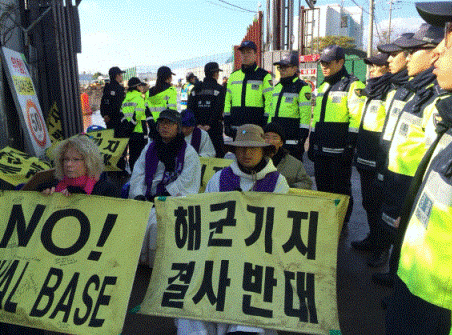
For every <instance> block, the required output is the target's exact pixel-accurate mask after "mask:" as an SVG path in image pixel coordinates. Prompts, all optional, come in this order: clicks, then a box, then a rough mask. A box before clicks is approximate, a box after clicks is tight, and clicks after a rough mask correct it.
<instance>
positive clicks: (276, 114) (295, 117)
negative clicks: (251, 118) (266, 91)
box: [268, 52, 312, 160]
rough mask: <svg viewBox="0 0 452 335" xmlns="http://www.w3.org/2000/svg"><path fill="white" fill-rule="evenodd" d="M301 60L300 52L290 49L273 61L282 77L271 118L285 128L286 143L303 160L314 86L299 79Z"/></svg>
mask: <svg viewBox="0 0 452 335" xmlns="http://www.w3.org/2000/svg"><path fill="white" fill-rule="evenodd" d="M298 63H299V62H298V53H297V52H290V53H288V54H286V55H284V57H283V58H282V59H281V60H280V61H279V62H275V63H273V64H274V65H276V66H277V67H278V70H279V73H280V75H281V80H280V81H279V83H278V84H276V86H275V87H274V89H273V100H272V109H271V112H270V116H269V120H268V121H269V122H274V123H278V124H280V125H281V126H282V127H283V128H284V131H285V134H286V141H285V143H284V146H285V147H286V148H287V149H288V150H289V151H290V152H291V154H292V155H293V156H294V157H296V158H298V159H299V160H303V152H304V142H305V141H306V138H307V137H308V134H309V124H310V121H311V108H312V107H311V87H310V86H309V85H308V84H307V83H306V82H304V81H303V80H301V79H300V78H298Z"/></svg>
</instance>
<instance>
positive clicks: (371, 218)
mask: <svg viewBox="0 0 452 335" xmlns="http://www.w3.org/2000/svg"><path fill="white" fill-rule="evenodd" d="M413 35H414V33H405V34H402V35H401V36H399V37H398V38H397V39H396V40H395V42H400V41H403V40H406V39H408V38H410V37H412V36H413ZM395 42H394V43H390V44H382V45H379V46H377V49H378V50H379V51H380V52H382V53H387V54H389V57H388V63H389V71H390V72H391V73H392V74H393V76H392V77H391V78H390V82H391V90H390V91H389V92H388V94H387V96H386V102H385V121H384V124H383V128H382V130H381V134H380V138H379V142H378V147H377V150H376V157H375V163H376V166H375V172H376V179H374V182H373V184H372V189H373V190H372V201H373V205H372V207H371V208H368V209H366V211H367V215H368V217H367V222H368V225H369V235H368V236H367V237H366V238H365V239H364V240H361V241H353V242H352V243H351V245H352V246H353V248H355V249H357V250H361V251H372V252H374V251H375V248H376V240H377V229H378V219H379V214H380V208H381V203H382V201H383V195H382V189H383V182H384V180H383V179H384V171H385V170H386V159H387V157H388V152H389V146H390V145H391V138H392V133H393V132H394V126H395V123H396V122H397V118H398V116H399V114H400V111H401V110H402V108H403V106H404V105H405V104H406V102H407V101H408V100H409V99H410V98H411V97H412V96H413V93H412V92H411V91H407V90H405V88H404V85H405V84H406V83H407V82H408V79H409V76H408V70H407V67H406V66H407V60H406V56H405V52H404V51H403V49H402V48H401V47H399V46H398V45H397V44H395ZM369 184H370V182H369ZM369 214H370V215H369Z"/></svg>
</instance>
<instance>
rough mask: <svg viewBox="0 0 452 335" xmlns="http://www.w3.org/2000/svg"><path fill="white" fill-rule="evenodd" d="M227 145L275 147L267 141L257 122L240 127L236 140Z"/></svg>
mask: <svg viewBox="0 0 452 335" xmlns="http://www.w3.org/2000/svg"><path fill="white" fill-rule="evenodd" d="M227 145H229V146H232V147H263V148H264V147H273V145H271V144H269V143H267V142H265V139H264V131H263V130H262V128H261V127H259V126H257V125H255V124H244V125H242V126H240V127H238V128H237V134H236V136H235V140H234V141H233V142H230V143H228V144H227Z"/></svg>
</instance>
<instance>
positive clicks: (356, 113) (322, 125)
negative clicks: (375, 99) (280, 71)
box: [311, 73, 365, 156]
mask: <svg viewBox="0 0 452 335" xmlns="http://www.w3.org/2000/svg"><path fill="white" fill-rule="evenodd" d="M363 88H364V84H363V83H362V82H361V81H359V80H358V78H356V77H355V76H352V75H349V74H348V73H346V74H345V75H344V76H343V77H342V78H341V79H340V80H339V81H338V82H336V83H335V84H333V85H332V86H330V84H329V83H327V82H323V83H322V85H320V87H319V88H318V89H317V91H318V93H317V97H316V106H315V107H314V114H313V119H312V131H313V132H312V133H311V139H312V140H313V143H311V147H312V150H314V151H315V152H316V153H317V154H320V155H329V156H335V155H340V154H342V153H343V152H344V150H345V147H346V146H348V145H352V146H354V145H355V142H356V137H357V134H358V130H359V125H360V122H361V115H362V109H363V106H364V100H365V98H364V97H361V96H358V94H357V93H356V92H357V91H358V90H360V89H363Z"/></svg>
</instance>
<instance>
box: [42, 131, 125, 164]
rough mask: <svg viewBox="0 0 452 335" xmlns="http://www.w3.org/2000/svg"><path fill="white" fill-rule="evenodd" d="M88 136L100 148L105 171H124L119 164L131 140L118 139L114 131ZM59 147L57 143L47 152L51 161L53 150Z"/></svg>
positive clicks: (94, 133)
mask: <svg viewBox="0 0 452 335" xmlns="http://www.w3.org/2000/svg"><path fill="white" fill-rule="evenodd" d="M76 136H78V135H76ZM87 136H89V137H91V138H92V139H93V141H94V142H95V143H96V144H97V145H98V146H99V150H100V153H101V155H102V156H103V158H104V164H105V171H122V170H121V169H120V168H118V167H117V164H118V162H119V160H120V159H121V157H122V154H123V152H124V150H125V149H126V147H127V144H128V143H129V140H128V139H127V138H116V137H115V136H114V130H113V129H105V130H100V131H94V132H90V133H88V134H87ZM57 145H58V142H55V143H53V144H52V146H51V147H50V148H48V149H47V150H46V155H47V157H49V158H50V159H51V160H53V158H54V157H53V150H54V149H55V148H56V146H57Z"/></svg>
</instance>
